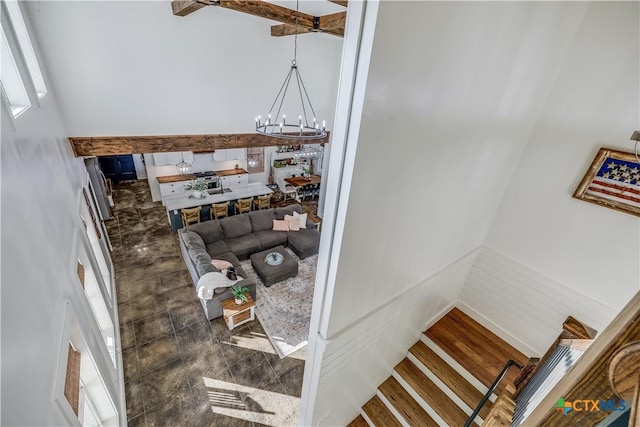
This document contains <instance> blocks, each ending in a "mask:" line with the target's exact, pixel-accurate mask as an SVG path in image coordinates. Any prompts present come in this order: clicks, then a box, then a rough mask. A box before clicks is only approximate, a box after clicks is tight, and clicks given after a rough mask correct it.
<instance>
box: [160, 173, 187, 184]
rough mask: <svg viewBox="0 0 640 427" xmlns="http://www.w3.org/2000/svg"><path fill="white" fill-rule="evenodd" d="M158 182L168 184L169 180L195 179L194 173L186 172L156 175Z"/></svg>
mask: <svg viewBox="0 0 640 427" xmlns="http://www.w3.org/2000/svg"><path fill="white" fill-rule="evenodd" d="M156 179H157V180H158V184H168V183H170V182H181V181H191V180H194V179H196V176H195V175H194V174H191V173H188V174H186V175H167V176H158V177H156Z"/></svg>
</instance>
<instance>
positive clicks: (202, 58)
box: [26, 1, 344, 136]
mask: <svg viewBox="0 0 640 427" xmlns="http://www.w3.org/2000/svg"><path fill="white" fill-rule="evenodd" d="M281 3H282V5H283V6H285V7H293V8H294V9H295V2H290V1H289V2H281ZM301 3H302V4H301V10H302V11H309V12H314V13H316V12H318V13H324V12H323V10H327V11H329V10H331V11H336V10H337V11H340V10H344V8H342V7H341V6H338V5H334V4H331V3H329V2H324V1H321V2H320V1H318V2H315V1H303V2H301ZM26 6H27V7H26V8H27V11H28V13H29V17H30V19H31V22H32V26H33V30H34V33H35V36H36V38H37V41H38V44H39V46H40V49H41V54H42V56H43V57H44V59H45V61H44V62H45V64H44V66H45V68H46V70H47V71H48V74H49V76H50V79H51V80H52V82H51V83H52V87H53V90H54V91H55V92H56V94H57V99H58V103H59V104H60V107H61V110H62V112H63V114H64V116H65V121H66V122H67V124H68V128H69V132H70V134H71V135H81V136H93V135H159V134H186V133H191V134H194V133H196V134H197V133H240V132H250V131H252V130H253V125H254V117H255V115H256V114H259V113H260V111H262V110H264V111H266V110H268V107H269V106H270V105H271V103H272V102H273V98H274V97H275V94H276V93H277V90H278V89H279V88H280V85H281V84H282V80H283V79H284V76H285V74H286V72H287V71H288V67H289V64H290V61H291V59H292V57H293V38H292V37H271V36H270V27H271V26H272V25H274V24H278V23H277V22H275V21H271V20H267V19H264V18H260V17H256V16H251V15H247V14H244V13H239V12H236V11H233V10H227V9H224V8H216V7H212V6H209V7H205V8H203V9H201V10H198V11H196V12H194V13H192V14H190V15H188V16H186V17H178V16H174V15H173V14H172V10H171V4H170V2H156V1H151V2H133V1H132V2H129V1H123V2H120V1H118V2H99V1H98V2H57V1H51V2H27V4H26ZM342 41H343V40H342V38H340V37H335V36H332V35H328V34H305V35H301V36H300V37H299V40H298V63H299V66H300V71H301V73H302V74H303V76H304V79H305V83H306V85H307V89H308V90H309V92H310V96H311V98H312V99H313V103H314V107H315V109H316V111H317V112H318V115H319V116H321V117H327V118H332V117H333V111H334V104H335V92H336V87H337V82H338V71H339V70H338V68H339V61H340V55H341V49H342ZM328 124H330V123H328Z"/></svg>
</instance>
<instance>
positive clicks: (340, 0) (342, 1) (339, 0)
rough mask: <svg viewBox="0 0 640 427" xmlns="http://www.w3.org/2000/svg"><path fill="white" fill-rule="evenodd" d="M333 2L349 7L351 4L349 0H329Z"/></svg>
mask: <svg viewBox="0 0 640 427" xmlns="http://www.w3.org/2000/svg"><path fill="white" fill-rule="evenodd" d="M329 1H330V2H331V3H335V4H339V5H340V6H344V7H347V6H348V5H349V1H348V0H329Z"/></svg>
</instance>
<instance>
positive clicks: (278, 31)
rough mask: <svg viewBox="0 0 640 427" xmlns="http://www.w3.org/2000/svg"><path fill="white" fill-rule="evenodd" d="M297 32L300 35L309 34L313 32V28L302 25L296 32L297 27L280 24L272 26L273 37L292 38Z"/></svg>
mask: <svg viewBox="0 0 640 427" xmlns="http://www.w3.org/2000/svg"><path fill="white" fill-rule="evenodd" d="M296 32H297V33H298V34H307V33H311V32H313V30H312V29H311V28H307V27H301V26H300V25H298V31H296V26H295V25H289V24H280V25H272V26H271V36H272V37H283V36H292V35H294V34H296Z"/></svg>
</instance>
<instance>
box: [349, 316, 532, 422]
mask: <svg viewBox="0 0 640 427" xmlns="http://www.w3.org/2000/svg"><path fill="white" fill-rule="evenodd" d="M509 359H513V360H515V361H517V362H518V363H520V364H523V365H524V364H525V363H526V361H527V357H526V356H525V355H523V354H522V353H520V352H519V351H517V350H516V349H514V348H513V347H512V346H510V345H509V344H507V343H506V342H504V341H503V340H502V339H500V338H499V337H497V336H496V335H495V334H493V333H491V332H490V331H489V330H487V329H486V328H484V327H483V326H481V325H480V324H479V323H478V322H476V321H475V320H473V319H472V318H471V317H469V316H467V315H466V314H465V313H463V312H462V311H460V310H458V309H456V308H454V309H452V310H451V311H450V312H449V313H447V314H446V315H444V316H443V317H442V318H441V319H440V320H438V322H436V323H435V324H434V325H433V326H432V327H430V328H429V329H428V330H426V331H425V332H424V333H423V335H422V337H421V339H420V341H418V342H416V343H415V344H414V345H413V346H412V347H411V348H410V349H409V351H408V353H407V357H406V358H405V359H403V360H402V361H401V362H400V363H398V365H396V366H395V368H394V372H393V374H392V376H390V377H389V378H388V379H387V380H385V381H384V382H383V383H382V384H381V385H380V386H379V387H378V392H377V394H376V395H375V396H374V397H373V398H371V399H370V400H369V401H368V402H367V403H366V404H365V405H364V406H363V407H362V410H361V415H360V416H358V417H357V418H356V419H354V420H353V421H352V422H351V423H350V424H349V426H353V427H361V426H365V425H370V426H377V427H381V426H385V427H386V426H396V425H398V426H400V425H404V426H406V425H409V426H420V427H423V426H426V427H431V426H434V427H435V426H443V425H446V426H463V425H464V424H465V422H466V421H467V419H468V418H469V416H470V415H471V414H472V413H473V410H474V409H475V407H476V406H477V404H478V403H479V402H480V401H481V400H482V398H483V396H484V393H486V391H487V389H488V387H489V386H490V385H491V384H492V383H493V381H494V380H495V378H496V377H497V375H498V374H499V373H500V371H501V370H502V368H503V367H504V365H505V363H506V362H507V361H508V360H509ZM517 374H518V369H517V368H512V370H511V371H510V372H509V375H508V377H505V379H503V381H502V382H501V383H500V387H499V389H498V390H502V389H504V388H505V387H506V385H507V384H509V383H512V382H513V379H514V378H515V377H516V376H517ZM498 394H499V391H496V392H494V396H493V397H494V398H495V397H496V396H497V395H498ZM491 406H492V403H491V401H489V402H487V404H486V405H485V407H483V409H482V410H481V411H480V414H479V416H478V417H476V419H475V420H474V423H473V424H472V425H473V426H476V427H477V426H479V425H481V424H482V422H483V420H484V418H485V417H489V412H490V409H491Z"/></svg>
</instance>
